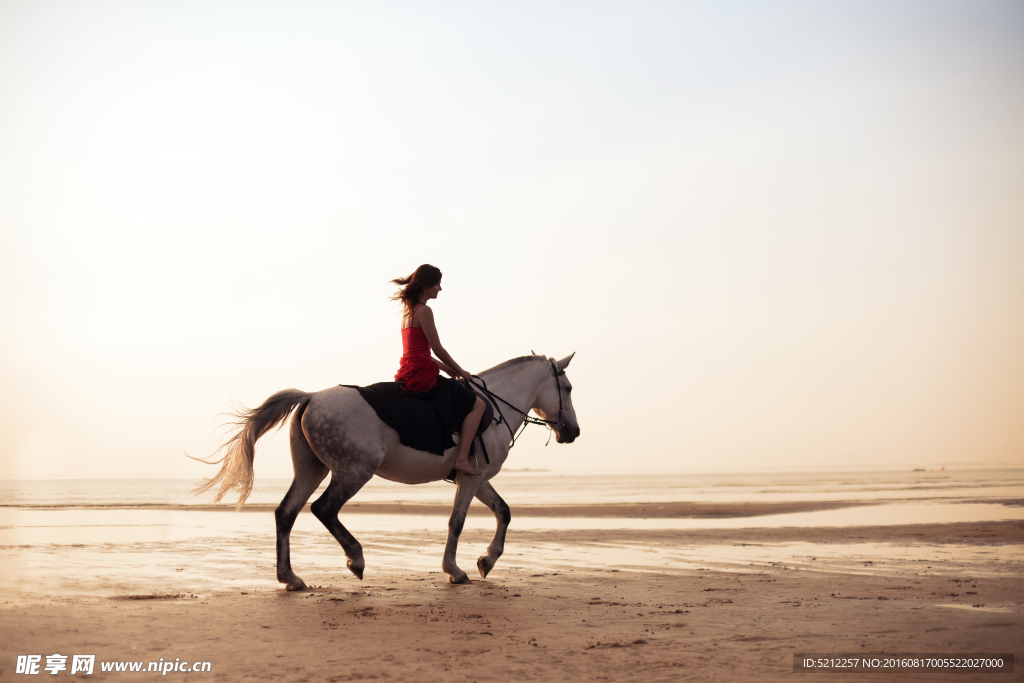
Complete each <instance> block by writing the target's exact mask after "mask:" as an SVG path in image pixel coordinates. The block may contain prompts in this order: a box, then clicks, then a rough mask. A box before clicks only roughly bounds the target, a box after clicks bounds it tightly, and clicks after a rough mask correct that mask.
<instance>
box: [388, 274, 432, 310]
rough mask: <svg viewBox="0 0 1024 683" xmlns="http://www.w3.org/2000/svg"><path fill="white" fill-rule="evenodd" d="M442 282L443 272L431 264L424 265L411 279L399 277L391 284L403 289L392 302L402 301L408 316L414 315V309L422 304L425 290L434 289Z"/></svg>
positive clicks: (392, 298)
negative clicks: (422, 295)
mask: <svg viewBox="0 0 1024 683" xmlns="http://www.w3.org/2000/svg"><path fill="white" fill-rule="evenodd" d="M440 281H441V271H440V270H439V269H438V268H437V267H436V266H432V265H430V264H429V263H424V264H423V265H422V266H420V267H419V268H417V269H416V271H415V272H414V273H413V274H412V275H410V276H409V277H398V278H395V279H394V280H392V281H391V282H392V283H394V284H396V285H398V286H399V287H401V289H400V290H398V291H397V292H396V293H395V295H394V296H393V297H391V300H392V301H401V302H402V303H403V304H404V305H405V312H406V315H409V314H411V313H412V309H413V308H415V307H416V304H418V303H419V302H420V294H422V293H423V290H424V289H427V288H428V287H433V286H434V285H436V284H437V283H438V282H440Z"/></svg>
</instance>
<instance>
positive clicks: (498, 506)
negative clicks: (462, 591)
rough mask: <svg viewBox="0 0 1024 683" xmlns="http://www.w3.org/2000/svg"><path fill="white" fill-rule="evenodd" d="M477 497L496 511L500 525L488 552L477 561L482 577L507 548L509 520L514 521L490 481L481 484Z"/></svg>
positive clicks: (495, 515)
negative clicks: (506, 534)
mask: <svg viewBox="0 0 1024 683" xmlns="http://www.w3.org/2000/svg"><path fill="white" fill-rule="evenodd" d="M476 498H477V500H479V501H480V502H481V503H483V504H484V505H486V506H487V507H489V508H490V509H491V512H493V513H494V517H495V519H497V520H498V527H497V529H496V530H495V532H494V538H493V539H491V544H490V545H489V546H487V554H486V555H481V556H480V559H478V560H477V561H476V568H477V569H479V570H480V577H481V578H486V577H487V574H488V573H489V572H490V571H491V569H493V568H494V564H495V563H496V562H497V561H498V558H499V557H501V553H502V552H504V550H505V532H506V531H507V530H508V524H509V522H511V521H512V511H511V510H509V509H508V505H506V504H505V501H503V500H502V499H501V496H499V495H498V492H497V491H495V490H494V487H493V486H491V484H490V482H484V483H483V484H481V485H480V488H479V489H478V490H477V492H476Z"/></svg>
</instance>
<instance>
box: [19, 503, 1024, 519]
mask: <svg viewBox="0 0 1024 683" xmlns="http://www.w3.org/2000/svg"><path fill="white" fill-rule="evenodd" d="M883 502H886V503H891V502H892V501H862V500H846V501H795V502H763V503H604V504H571V505H514V506H511V509H512V516H513V517H586V518H635V519H670V518H687V517H691V518H710V519H715V518H730V517H760V516H763V515H781V514H789V513H794V512H818V511H821V510H839V509H842V508H851V507H861V506H865V505H879V504H881V503H883ZM999 502H1006V501H999ZM1018 503H1019V504H1021V505H1024V501H1018ZM276 507H277V505H275V504H267V503H257V504H253V505H246V506H245V507H243V508H242V509H241V510H240V512H264V513H266V512H273V511H274V509H275V508H276ZM0 508H18V509H23V510H25V509H27V510H82V509H86V510H182V511H191V512H234V511H235V506H234V505H232V504H220V505H172V504H162V503H153V504H143V505H123V504H109V505H73V504H72V505H0ZM304 509H305V510H309V504H307V505H306V506H305V507H304ZM344 512H345V513H346V514H374V515H437V516H447V515H448V514H449V513H450V512H451V504H446V503H373V502H365V503H360V502H353V503H348V504H346V505H345V507H344ZM469 514H470V515H472V516H490V515H492V514H493V513H492V512H491V511H490V510H489V509H487V508H485V507H484V506H483V505H480V504H478V503H474V504H473V505H472V506H470V509H469Z"/></svg>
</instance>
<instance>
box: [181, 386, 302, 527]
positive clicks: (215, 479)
mask: <svg viewBox="0 0 1024 683" xmlns="http://www.w3.org/2000/svg"><path fill="white" fill-rule="evenodd" d="M310 396H311V395H310V394H307V393H306V392H304V391H299V390H298V389H285V390H284V391H279V392H277V393H276V394H274V395H273V396H271V397H270V398H268V399H267V400H266V401H264V402H263V405H261V406H260V407H259V408H255V409H249V408H246V407H245V406H242V407H241V408H239V409H238V410H236V411H234V412H231V413H228V415H229V416H231V417H233V418H235V419H234V420H232V421H231V422H230V423H229V424H231V425H234V426H236V427H237V428H238V429H237V430H236V431H235V433H234V434H232V435H231V438H229V439H228V440H227V441H226V442H224V444H222V445H221V447H220V448H218V449H217V452H216V453H214V454H213V455H211V456H210V457H209V458H192V459H193V460H199V461H201V462H205V463H208V464H210V465H216V464H218V463H219V464H220V471H219V472H217V474H215V475H214V476H212V477H210V478H209V479H204V480H203V481H202V482H201V483H200V484H199V485H198V486H197V487H196V488H195V489H193V490H192V493H193V494H194V495H199V494H200V493H204V492H205V491H209V490H210V489H212V488H214V487H215V486H217V485H218V484H219V485H220V490H219V491H218V492H217V497H216V498H214V499H213V500H214V502H219V501H220V499H221V498H223V497H224V494H225V493H227V492H228V491H230V490H231V489H238V508H237V509H239V510H241V509H242V505H244V504H245V499H246V498H248V497H249V494H250V493H252V481H253V470H252V462H253V459H254V458H255V457H256V442H257V441H259V439H260V437H261V436H263V435H264V434H266V433H267V432H269V431H270V430H272V429H275V428H277V427H280V426H281V425H282V424H284V421H285V420H286V419H288V416H289V415H290V414H291V412H292V410H293V409H294V408H295V406H298V405H305V403H306V402H307V401H309V398H310ZM222 451H223V453H224V454H223V455H222V456H221V457H219V458H218V457H216V456H217V454H218V453H221V452H222ZM186 455H187V454H186ZM189 457H190V458H191V457H192V456H189Z"/></svg>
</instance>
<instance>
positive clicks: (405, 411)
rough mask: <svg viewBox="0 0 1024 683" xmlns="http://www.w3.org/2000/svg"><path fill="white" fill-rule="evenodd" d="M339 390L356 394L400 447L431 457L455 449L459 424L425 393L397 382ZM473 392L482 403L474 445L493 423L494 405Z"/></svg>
mask: <svg viewBox="0 0 1024 683" xmlns="http://www.w3.org/2000/svg"><path fill="white" fill-rule="evenodd" d="M339 386H343V387H347V388H349V389H355V390H356V391H358V392H359V395H360V396H362V398H363V400H364V401H366V402H367V403H368V404H370V407H371V408H373V411H374V412H375V413H377V417H379V418H380V419H381V421H382V422H384V424H386V425H388V426H389V427H391V428H392V429H394V430H395V431H396V432H398V440H399V442H400V443H401V444H402V445H403V446H407V447H409V448H415V449H416V450H418V451H426V452H427V453H433V454H434V455H444V452H445V451H446V450H448V449H449V448H452V447H454V446H455V440H454V439H452V434H458V433H459V430H460V428H461V426H462V425H461V422H460V423H459V424H454V423H453V420H452V415H451V414H450V412H451V411H449V410H448V408H449V406H446V405H440V406H439V405H438V403H437V401H436V400H431V397H430V396H428V393H427V392H424V393H415V392H411V391H406V390H404V389H402V388H401V387H400V386H399V384H398V382H378V383H377V384H371V385H369V386H365V387H360V386H356V385H353V384H341V385H339ZM471 388H472V387H471ZM474 392H475V393H476V394H477V396H479V397H480V398H482V399H483V401H484V414H483V415H482V416H481V418H480V424H479V425H478V426H477V428H476V434H474V435H473V437H474V441H475V440H476V437H477V436H479V435H481V434H483V432H484V430H486V429H487V428H488V427H490V426H491V424H492V423H493V422H494V421H495V420H494V404H493V403H491V399H490V398H489V397H488V396H486V395H484V394H481V393H480V392H479V391H477V390H476V389H475V388H474ZM445 413H449V414H447V415H446V414H445ZM475 445H476V444H475V443H472V444H470V454H473V453H474V452H475ZM481 445H483V442H481ZM485 457H486V452H485ZM489 460H490V458H488V461H489Z"/></svg>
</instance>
